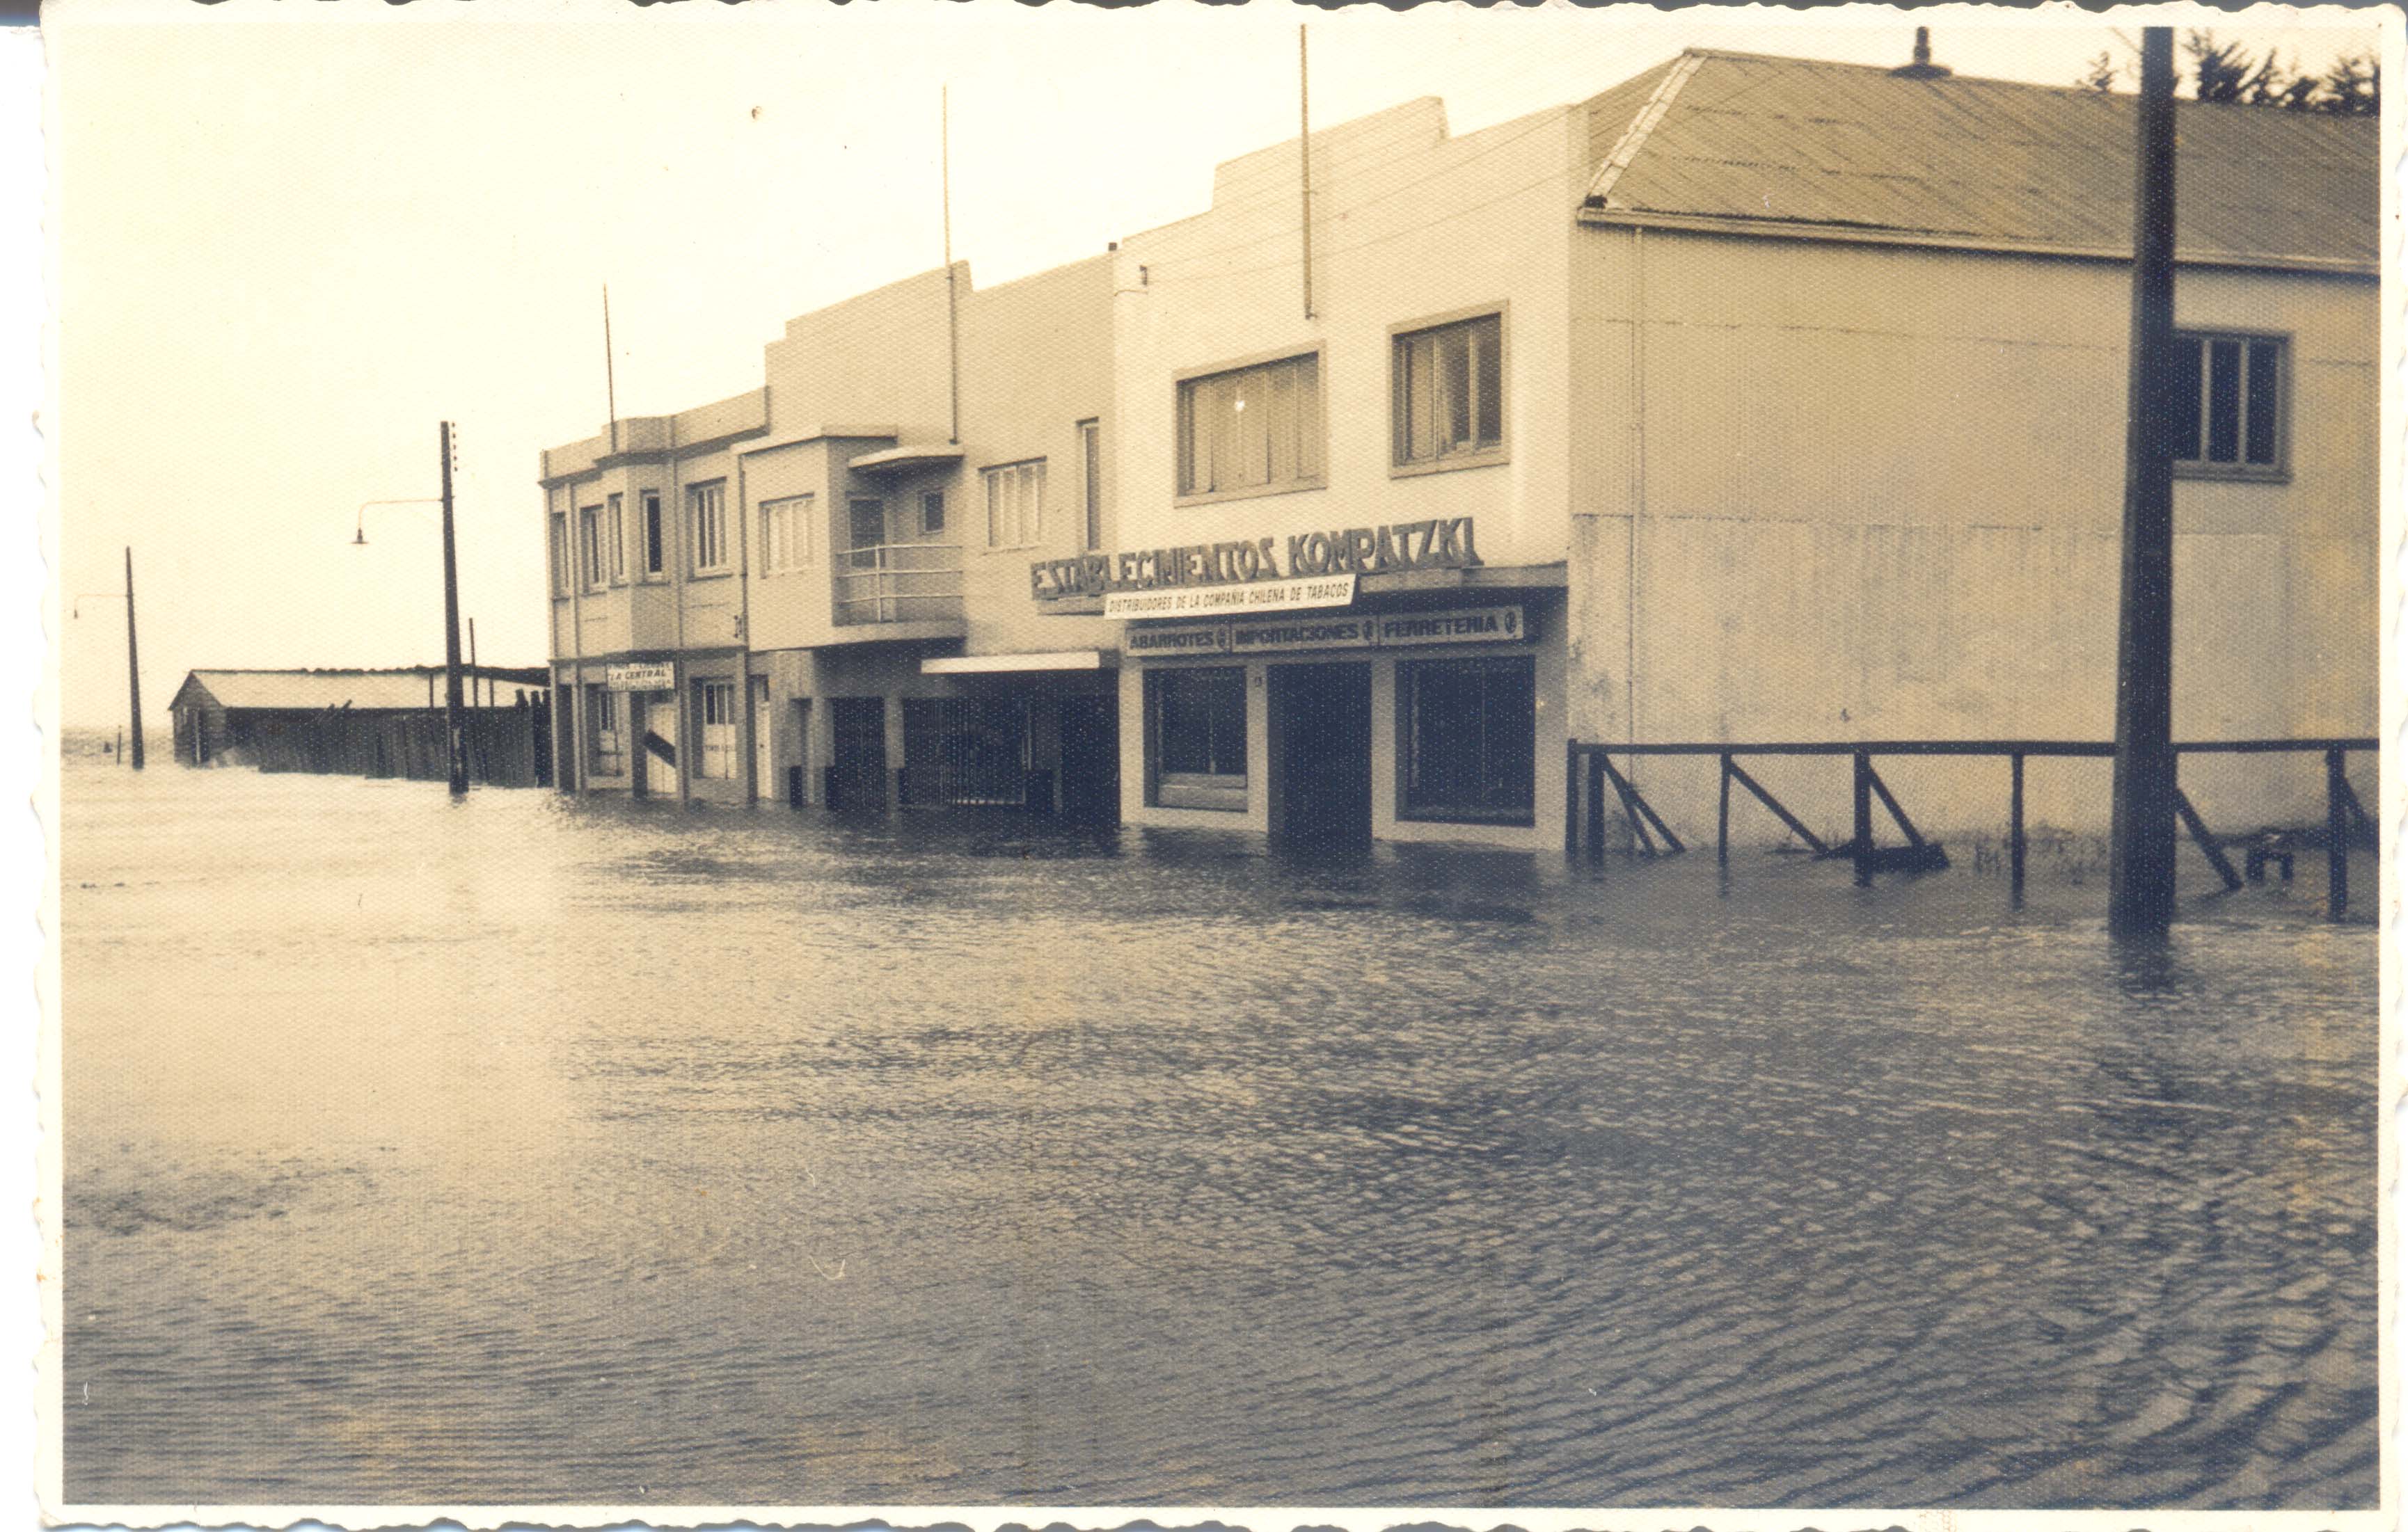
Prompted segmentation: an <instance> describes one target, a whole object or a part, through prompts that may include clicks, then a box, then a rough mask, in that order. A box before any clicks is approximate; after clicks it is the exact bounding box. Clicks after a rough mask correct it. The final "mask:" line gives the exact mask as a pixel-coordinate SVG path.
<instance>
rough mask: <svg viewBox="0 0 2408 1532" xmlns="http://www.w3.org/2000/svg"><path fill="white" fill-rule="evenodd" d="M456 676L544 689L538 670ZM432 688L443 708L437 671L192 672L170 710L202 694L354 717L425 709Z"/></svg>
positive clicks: (241, 705) (221, 701)
mask: <svg viewBox="0 0 2408 1532" xmlns="http://www.w3.org/2000/svg"><path fill="white" fill-rule="evenodd" d="M460 669H461V673H462V674H464V675H475V676H479V677H491V678H492V679H493V680H497V681H500V682H501V683H503V684H504V685H512V684H516V685H523V686H542V685H545V684H547V682H546V680H545V676H544V672H543V671H542V670H541V669H540V668H538V669H527V670H517V669H505V668H501V667H498V666H490V665H480V666H461V667H460ZM429 685H432V686H433V688H434V693H433V695H434V698H435V701H434V704H433V705H434V706H436V707H440V706H442V703H443V668H442V666H418V667H414V668H411V669H408V670H194V671H192V672H191V673H189V674H188V675H186V676H185V677H184V684H183V685H181V686H179V687H178V688H177V689H176V697H175V700H174V701H172V702H170V703H169V704H168V705H167V706H168V707H169V708H170V709H175V708H180V707H183V706H184V705H185V702H186V700H187V698H192V699H193V700H194V701H197V700H198V698H197V697H194V695H193V694H195V693H196V692H197V693H200V694H205V695H206V696H207V697H208V699H209V700H211V701H213V702H215V703H216V704H217V705H218V706H219V707H221V708H225V709H246V708H261V709H308V710H316V709H324V708H351V709H354V710H359V711H373V710H399V709H424V708H426V707H427V706H429V704H428V702H427V696H428V691H427V688H428V687H429Z"/></svg>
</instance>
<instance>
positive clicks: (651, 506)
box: [636, 490, 669, 582]
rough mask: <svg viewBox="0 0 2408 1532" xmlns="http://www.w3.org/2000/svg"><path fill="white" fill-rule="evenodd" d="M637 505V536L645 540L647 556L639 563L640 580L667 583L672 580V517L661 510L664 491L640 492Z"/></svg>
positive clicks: (644, 554) (638, 573)
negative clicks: (670, 542)
mask: <svg viewBox="0 0 2408 1532" xmlns="http://www.w3.org/2000/svg"><path fill="white" fill-rule="evenodd" d="M636 506H637V511H636V536H638V537H641V538H642V539H643V540H644V552H643V556H642V557H641V558H639V559H638V560H637V563H636V578H637V579H638V580H643V581H647V582H651V581H656V580H667V579H668V578H669V537H668V518H667V512H666V511H664V510H663V509H662V508H661V492H660V491H658V490H642V491H639V492H638V494H637V496H636Z"/></svg>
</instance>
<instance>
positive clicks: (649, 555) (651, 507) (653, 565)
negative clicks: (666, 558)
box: [644, 494, 663, 575]
mask: <svg viewBox="0 0 2408 1532" xmlns="http://www.w3.org/2000/svg"><path fill="white" fill-rule="evenodd" d="M661 547H662V537H661V497H660V496H659V495H657V494H646V495H645V496H644V573H646V574H648V575H657V574H659V573H660V572H661V569H662V567H663V562H662V558H661Z"/></svg>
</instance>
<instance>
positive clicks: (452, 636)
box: [351, 421, 468, 795]
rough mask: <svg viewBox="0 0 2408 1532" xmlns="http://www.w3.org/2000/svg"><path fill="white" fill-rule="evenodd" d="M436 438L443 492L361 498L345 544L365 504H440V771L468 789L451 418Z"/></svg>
mask: <svg viewBox="0 0 2408 1532" xmlns="http://www.w3.org/2000/svg"><path fill="white" fill-rule="evenodd" d="M437 443H438V445H439V447H440V449H441V451H442V458H443V493H442V494H441V495H440V496H438V497H437V498H434V499H426V498H417V499H401V500H363V501H361V502H360V511H359V519H358V521H357V523H355V524H354V525H353V527H352V530H351V546H352V547H354V548H365V547H366V546H367V540H368V523H367V515H368V508H369V507H371V506H441V507H442V508H443V738H444V755H445V764H446V766H447V772H446V774H447V775H448V776H449V777H450V779H451V783H452V793H453V794H454V795H460V794H465V793H466V792H467V791H468V748H467V747H468V741H467V729H466V719H465V718H464V717H463V710H464V709H465V708H466V697H465V696H464V695H463V692H464V688H463V686H462V684H461V672H460V564H459V557H458V554H457V553H456V551H454V549H453V546H452V454H453V452H454V451H455V438H454V436H453V432H452V422H450V421H445V422H442V423H441V425H440V426H439V427H438V436H437Z"/></svg>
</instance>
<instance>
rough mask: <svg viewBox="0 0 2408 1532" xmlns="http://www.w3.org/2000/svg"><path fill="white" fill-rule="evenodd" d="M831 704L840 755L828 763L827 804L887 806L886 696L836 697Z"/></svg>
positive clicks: (831, 720) (830, 720)
mask: <svg viewBox="0 0 2408 1532" xmlns="http://www.w3.org/2000/svg"><path fill="white" fill-rule="evenodd" d="M828 707H829V709H830V711H829V713H828V723H829V725H830V727H831V729H832V730H833V732H834V734H835V736H836V738H835V745H836V758H835V759H834V760H832V761H830V762H829V763H828V783H827V806H828V807H829V808H831V809H884V808H885V807H886V699H885V698H884V697H835V698H832V699H831V700H830V701H829V703H828Z"/></svg>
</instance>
